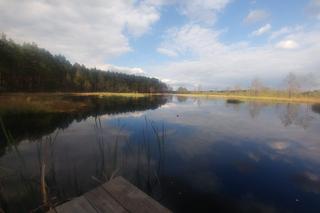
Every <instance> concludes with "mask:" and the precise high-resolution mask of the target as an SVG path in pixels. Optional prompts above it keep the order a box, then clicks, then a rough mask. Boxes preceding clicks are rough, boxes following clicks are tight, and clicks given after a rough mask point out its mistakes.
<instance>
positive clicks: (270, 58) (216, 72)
mask: <svg viewBox="0 0 320 213" xmlns="http://www.w3.org/2000/svg"><path fill="white" fill-rule="evenodd" d="M220 36H221V33H220V32H217V31H215V30H212V29H211V28H206V27H201V26H199V25H195V24H193V25H192V24H187V25H184V26H182V27H181V28H174V29H172V30H169V31H168V35H167V36H165V37H164V38H165V40H164V41H163V43H162V44H161V45H160V46H165V47H166V48H167V49H168V50H172V51H175V52H178V53H179V55H180V56H183V55H184V54H186V53H190V54H188V57H187V58H185V57H182V58H176V60H174V61H171V62H168V63H165V64H162V65H159V66H157V67H155V66H153V67H149V68H148V70H150V71H151V73H152V74H153V75H155V76H157V77H160V78H161V79H172V80H175V81H176V82H174V84H173V85H178V84H179V85H182V84H183V83H184V86H188V87H189V88H194V86H196V85H199V84H200V85H202V87H203V88H204V89H215V88H220V89H221V88H226V87H232V86H233V85H234V84H235V83H236V82H241V83H242V84H243V86H248V85H249V84H250V81H251V79H252V78H253V77H254V76H258V77H259V78H261V79H263V81H264V82H265V83H266V84H267V85H270V86H280V85H279V84H280V83H282V80H281V79H282V78H283V77H284V76H285V75H286V74H287V73H288V72H296V73H302V74H303V73H306V72H313V73H316V72H318V70H319V67H320V61H319V59H318V55H320V30H317V29H314V30H309V31H302V30H301V31H299V32H294V33H292V34H288V35H286V36H285V37H281V38H280V39H279V40H278V39H275V40H274V41H271V42H269V43H266V44H261V45H258V46H254V45H251V44H250V43H247V42H239V43H231V44H225V43H223V42H221V41H220ZM298 41H299V44H298ZM298 47H299V51H295V49H294V48H298ZM283 48H286V49H289V48H291V49H290V50H291V51H283ZM163 70H166V72H163Z"/></svg>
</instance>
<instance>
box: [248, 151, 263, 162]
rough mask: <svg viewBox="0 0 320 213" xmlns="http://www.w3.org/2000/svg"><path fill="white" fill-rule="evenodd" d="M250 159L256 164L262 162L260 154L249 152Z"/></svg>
mask: <svg viewBox="0 0 320 213" xmlns="http://www.w3.org/2000/svg"><path fill="white" fill-rule="evenodd" d="M248 157H249V158H250V159H251V160H253V161H255V162H259V161H260V158H261V157H260V156H259V155H258V154H256V153H253V152H249V153H248Z"/></svg>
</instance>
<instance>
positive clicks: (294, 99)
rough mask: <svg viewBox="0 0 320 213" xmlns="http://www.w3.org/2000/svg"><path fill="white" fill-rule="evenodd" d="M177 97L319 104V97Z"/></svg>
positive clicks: (203, 94) (198, 94) (216, 95)
mask: <svg viewBox="0 0 320 213" xmlns="http://www.w3.org/2000/svg"><path fill="white" fill-rule="evenodd" d="M175 95H177V96H188V97H206V98H223V99H229V98H232V99H239V100H243V101H254V100H259V101H268V102H286V103H311V104H312V103H320V96H319V97H308V96H297V97H291V98H289V97H276V96H250V95H238V94H211V93H186V94H184V93H183V94H175Z"/></svg>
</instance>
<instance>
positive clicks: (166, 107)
mask: <svg viewBox="0 0 320 213" xmlns="http://www.w3.org/2000/svg"><path fill="white" fill-rule="evenodd" d="M175 107H177V104H176V103H172V102H169V103H166V104H164V105H162V106H161V107H160V109H170V108H175Z"/></svg>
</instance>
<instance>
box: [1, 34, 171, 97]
mask: <svg viewBox="0 0 320 213" xmlns="http://www.w3.org/2000/svg"><path fill="white" fill-rule="evenodd" d="M167 90H168V87H167V85H166V84H165V83H163V82H161V81H160V80H158V79H156V78H149V77H144V76H137V75H129V74H124V73H118V72H111V71H102V70H98V69H96V68H87V67H85V66H84V65H80V64H78V63H74V64H72V63H71V62H70V61H68V60H67V59H66V58H65V57H64V56H62V55H53V54H51V53H50V52H49V51H47V50H45V49H43V48H39V47H38V46H37V45H36V44H35V43H23V44H18V43H16V42H15V41H13V40H12V39H8V38H6V36H5V35H4V34H2V35H1V38H0V92H139V93H154V92H166V91H167Z"/></svg>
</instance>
